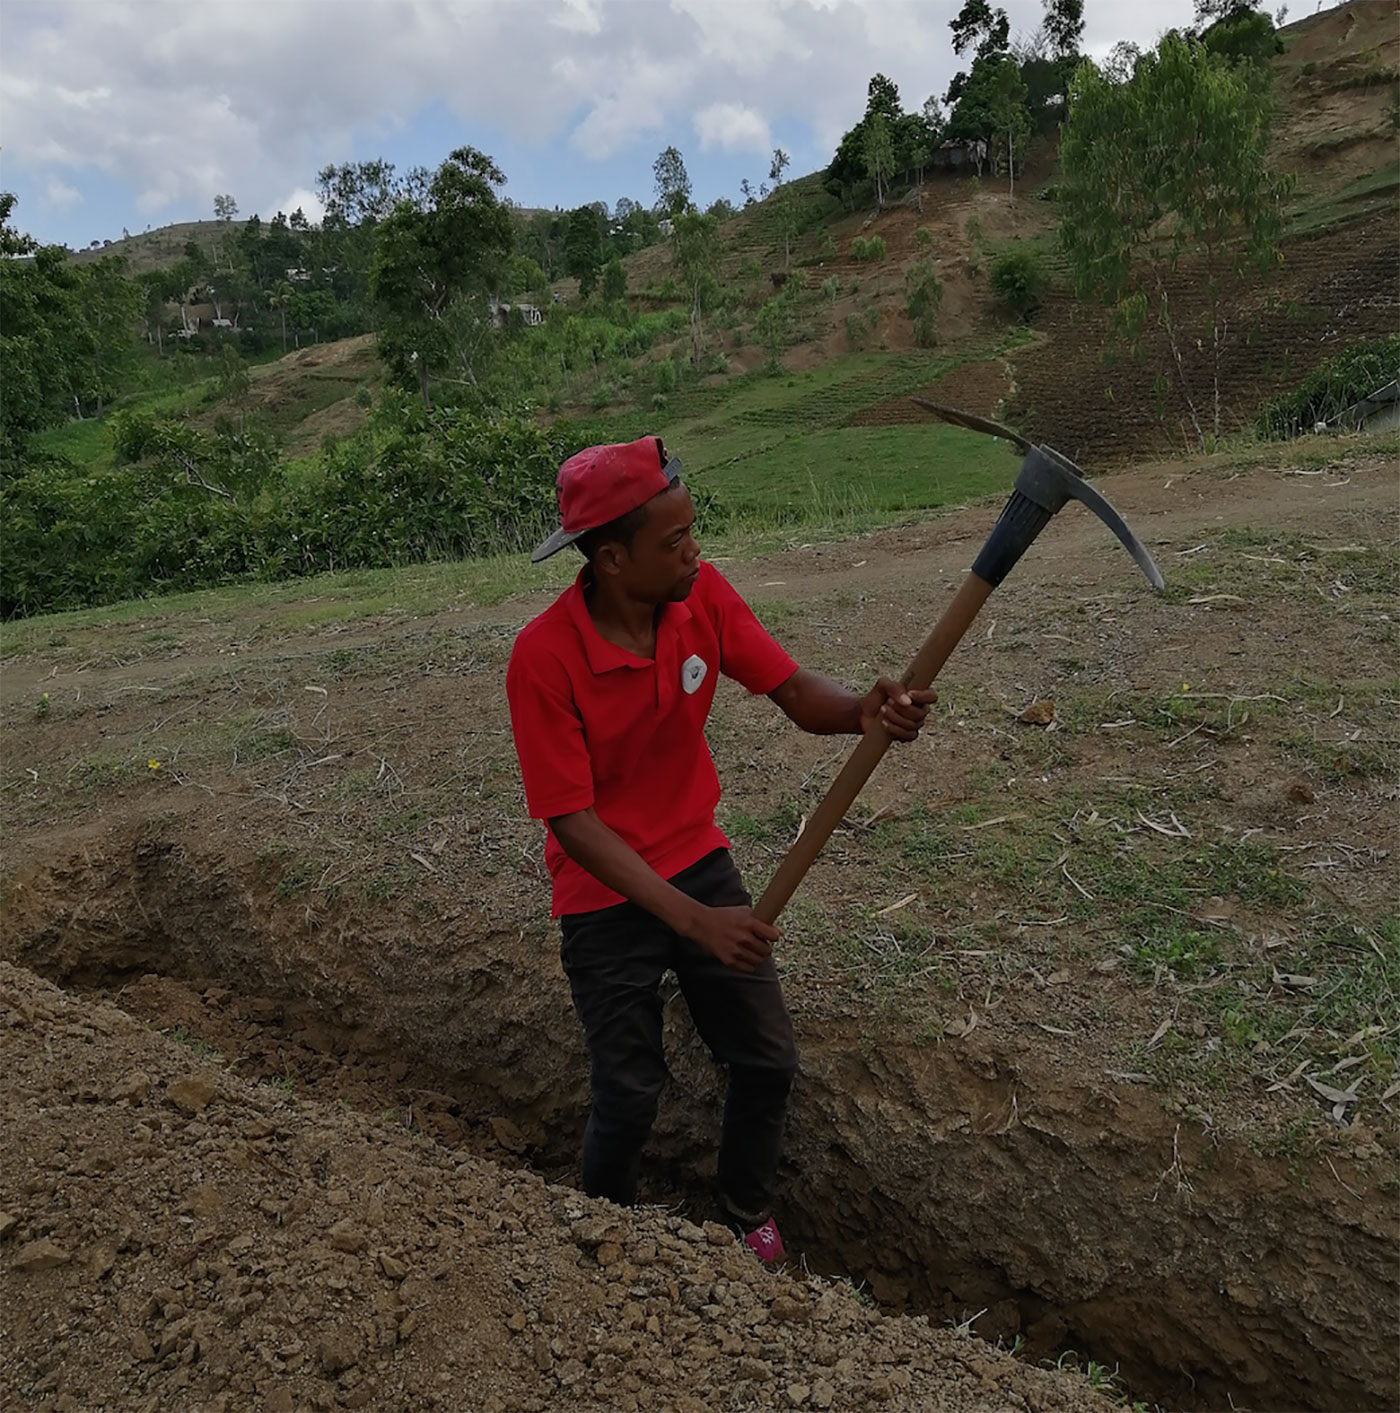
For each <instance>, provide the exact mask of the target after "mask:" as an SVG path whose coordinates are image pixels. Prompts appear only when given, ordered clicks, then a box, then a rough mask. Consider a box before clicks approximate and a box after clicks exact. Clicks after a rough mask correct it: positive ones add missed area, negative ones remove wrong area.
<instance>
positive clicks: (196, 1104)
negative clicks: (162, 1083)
mask: <svg viewBox="0 0 1400 1413" xmlns="http://www.w3.org/2000/svg"><path fill="white" fill-rule="evenodd" d="M216 1088H217V1086H216V1085H215V1084H214V1081H213V1080H212V1079H206V1078H205V1076H204V1075H202V1074H190V1075H186V1076H185V1077H184V1079H177V1080H176V1081H175V1083H174V1084H172V1085H170V1086H169V1087H168V1088H167V1089H166V1091H165V1097H166V1098H167V1099H169V1100H170V1102H171V1103H172V1104H174V1106H175V1107H176V1108H177V1109H179V1111H180V1112H181V1113H182V1114H190V1115H193V1114H197V1113H199V1112H200V1110H202V1109H203V1108H204V1106H205V1105H206V1104H208V1102H209V1101H210V1100H211V1099H212V1098H213V1097H214V1092H215V1089H216Z"/></svg>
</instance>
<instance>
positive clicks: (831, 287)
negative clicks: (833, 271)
mask: <svg viewBox="0 0 1400 1413" xmlns="http://www.w3.org/2000/svg"><path fill="white" fill-rule="evenodd" d="M840 293H841V279H840V276H838V275H828V276H827V277H826V279H824V280H823V281H822V294H823V295H825V296H826V299H827V302H828V303H830V304H835V303H836V296H837V295H838V294H840Z"/></svg>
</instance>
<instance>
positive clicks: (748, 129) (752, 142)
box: [695, 103, 773, 152]
mask: <svg viewBox="0 0 1400 1413" xmlns="http://www.w3.org/2000/svg"><path fill="white" fill-rule="evenodd" d="M695 131H696V133H697V134H698V135H699V138H700V146H701V148H702V149H705V148H710V147H722V148H724V149H726V150H727V151H730V152H771V151H772V150H773V134H772V132H771V131H770V130H769V127H768V120H767V119H766V118H765V117H764V116H763V114H762V113H760V112H758V111H756V110H755V109H753V108H750V107H748V106H747V105H745V104H743V103H711V104H710V106H709V107H708V108H705V109H703V110H702V111H701V112H699V113H697V114H696V115H695Z"/></svg>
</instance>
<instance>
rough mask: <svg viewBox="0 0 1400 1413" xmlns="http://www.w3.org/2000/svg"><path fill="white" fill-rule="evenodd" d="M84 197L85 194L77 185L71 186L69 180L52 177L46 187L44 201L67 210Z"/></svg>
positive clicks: (58, 208)
mask: <svg viewBox="0 0 1400 1413" xmlns="http://www.w3.org/2000/svg"><path fill="white" fill-rule="evenodd" d="M82 199H83V194H82V192H80V191H79V190H78V188H77V187H75V186H69V185H68V183H67V182H65V181H60V180H59V179H58V178H57V177H50V178H49V180H48V182H47V184H46V185H45V187H44V203H45V205H47V206H52V207H54V208H55V209H56V210H59V211H66V210H67V209H68V208H69V207H70V206H76V205H77V204H78V203H79V202H80V201H81V200H82Z"/></svg>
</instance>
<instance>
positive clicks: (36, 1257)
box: [11, 1237, 73, 1274]
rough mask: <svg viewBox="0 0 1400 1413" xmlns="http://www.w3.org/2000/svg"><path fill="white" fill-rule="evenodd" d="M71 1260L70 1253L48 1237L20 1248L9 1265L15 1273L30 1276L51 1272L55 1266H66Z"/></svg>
mask: <svg viewBox="0 0 1400 1413" xmlns="http://www.w3.org/2000/svg"><path fill="white" fill-rule="evenodd" d="M72 1259H73V1255H72V1253H71V1252H70V1251H66V1250H65V1249H64V1248H63V1247H61V1246H59V1245H58V1244H57V1243H55V1242H52V1241H50V1240H49V1239H48V1237H42V1238H41V1239H40V1240H38V1241H31V1242H28V1243H27V1244H26V1245H24V1246H21V1247H20V1249H19V1250H18V1251H17V1252H16V1253H15V1258H14V1260H13V1261H12V1262H11V1265H13V1266H14V1268H15V1270H17V1271H25V1272H27V1273H30V1274H32V1273H33V1272H35V1271H51V1270H52V1269H53V1268H54V1267H55V1266H66V1265H67V1264H68V1263H69V1261H71V1260H72Z"/></svg>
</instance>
